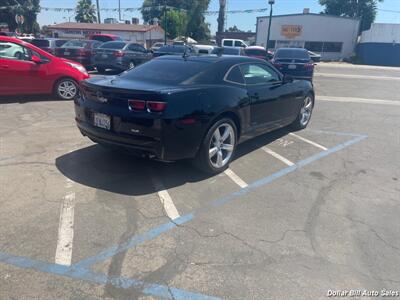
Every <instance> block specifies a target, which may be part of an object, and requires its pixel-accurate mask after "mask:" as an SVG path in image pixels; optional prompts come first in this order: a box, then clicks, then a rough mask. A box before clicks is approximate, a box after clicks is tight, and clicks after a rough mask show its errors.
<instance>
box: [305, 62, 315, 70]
mask: <svg viewBox="0 0 400 300" xmlns="http://www.w3.org/2000/svg"><path fill="white" fill-rule="evenodd" d="M304 68H305V69H307V70H313V69H314V64H313V63H307V64H305V65H304Z"/></svg>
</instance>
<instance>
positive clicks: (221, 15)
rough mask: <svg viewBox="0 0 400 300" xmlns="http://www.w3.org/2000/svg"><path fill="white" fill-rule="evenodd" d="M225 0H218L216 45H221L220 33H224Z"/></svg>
mask: <svg viewBox="0 0 400 300" xmlns="http://www.w3.org/2000/svg"><path fill="white" fill-rule="evenodd" d="M225 11H226V0H219V13H218V20H217V21H218V32H217V45H218V46H221V40H222V35H223V34H224V27H225V20H226V13H225Z"/></svg>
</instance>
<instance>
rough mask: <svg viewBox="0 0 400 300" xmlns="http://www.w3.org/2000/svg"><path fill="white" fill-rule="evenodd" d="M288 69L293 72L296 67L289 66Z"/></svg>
mask: <svg viewBox="0 0 400 300" xmlns="http://www.w3.org/2000/svg"><path fill="white" fill-rule="evenodd" d="M288 68H289V69H290V70H294V69H296V65H289V66H288Z"/></svg>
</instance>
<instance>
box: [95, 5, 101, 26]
mask: <svg viewBox="0 0 400 300" xmlns="http://www.w3.org/2000/svg"><path fill="white" fill-rule="evenodd" d="M96 6H97V22H99V23H101V18H100V6H99V0H96Z"/></svg>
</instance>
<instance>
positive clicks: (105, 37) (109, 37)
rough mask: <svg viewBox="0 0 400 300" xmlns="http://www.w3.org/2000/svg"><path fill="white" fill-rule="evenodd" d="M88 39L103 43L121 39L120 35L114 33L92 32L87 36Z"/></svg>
mask: <svg viewBox="0 0 400 300" xmlns="http://www.w3.org/2000/svg"><path fill="white" fill-rule="evenodd" d="M89 40H94V41H100V42H103V43H106V42H112V41H122V39H121V37H119V36H118V35H115V34H105V33H103V34H92V35H90V36H89Z"/></svg>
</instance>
